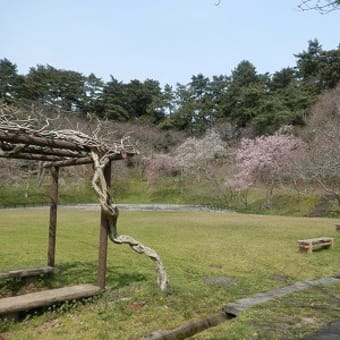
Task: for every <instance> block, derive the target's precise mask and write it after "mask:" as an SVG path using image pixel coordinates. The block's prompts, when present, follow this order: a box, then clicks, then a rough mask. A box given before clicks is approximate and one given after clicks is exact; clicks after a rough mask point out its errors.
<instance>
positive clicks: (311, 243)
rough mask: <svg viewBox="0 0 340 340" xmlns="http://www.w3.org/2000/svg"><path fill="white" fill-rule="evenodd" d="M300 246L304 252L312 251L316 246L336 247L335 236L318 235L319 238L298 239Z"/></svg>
mask: <svg viewBox="0 0 340 340" xmlns="http://www.w3.org/2000/svg"><path fill="white" fill-rule="evenodd" d="M298 247H299V250H300V252H303V253H308V254H310V253H312V251H313V249H314V248H320V247H321V248H324V247H325V248H330V249H333V247H334V238H333V237H318V238H310V239H305V240H298Z"/></svg>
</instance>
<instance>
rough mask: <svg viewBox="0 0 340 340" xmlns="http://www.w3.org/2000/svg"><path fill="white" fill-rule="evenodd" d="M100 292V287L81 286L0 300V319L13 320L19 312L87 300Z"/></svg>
mask: <svg viewBox="0 0 340 340" xmlns="http://www.w3.org/2000/svg"><path fill="white" fill-rule="evenodd" d="M102 291H103V289H101V288H100V287H97V286H94V285H90V284H82V285H77V286H71V287H64V288H57V289H49V290H44V291H41V292H35V293H30V294H25V295H18V296H13V297H8V298H3V299H0V318H1V319H4V318H6V319H15V316H16V314H17V313H19V312H26V311H29V310H31V309H36V308H40V307H46V306H50V305H53V304H55V303H61V302H64V301H69V300H77V299H82V298H88V297H90V296H94V295H97V294H100V293H101V292H102Z"/></svg>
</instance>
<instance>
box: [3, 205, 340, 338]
mask: <svg viewBox="0 0 340 340" xmlns="http://www.w3.org/2000/svg"><path fill="white" fill-rule="evenodd" d="M335 223H336V220H334V219H326V218H314V219H311V218H299V217H279V216H262V215H249V214H248V215H243V214H235V213H230V214H228V213H206V212H196V213H183V212H182V213H178V212H125V211H122V212H121V215H120V220H119V232H120V233H121V234H129V235H131V236H133V237H135V238H136V239H138V240H140V241H141V242H142V243H143V244H145V245H148V246H150V247H152V248H154V249H156V250H157V251H158V252H159V254H160V255H161V257H162V260H163V262H164V264H165V265H166V268H167V272H168V275H169V279H170V285H171V292H170V293H169V294H167V295H165V294H162V293H161V292H160V290H159V288H158V286H157V284H156V273H155V268H154V264H153V263H152V262H151V261H150V260H149V259H148V258H146V257H143V256H141V255H138V254H136V253H134V252H132V251H131V250H130V249H129V248H128V247H126V246H118V245H114V244H111V243H109V250H108V274H107V291H106V292H105V293H104V294H103V295H102V296H101V297H100V298H98V299H94V300H92V301H89V302H88V303H86V304H83V303H74V304H67V305H64V306H63V307H59V308H54V307H53V306H52V308H50V309H49V310H48V311H46V312H45V313H43V314H40V315H28V316H27V318H26V319H25V320H24V321H23V322H16V323H15V322H2V323H1V324H0V333H1V335H2V336H3V337H4V338H5V339H7V338H10V339H80V338H82V339H140V338H141V337H143V336H148V335H150V334H151V333H152V332H153V331H155V330H158V329H163V330H165V329H172V328H176V327H178V326H180V325H182V324H183V323H185V322H187V321H189V320H196V319H200V318H204V317H207V316H210V315H211V314H214V313H216V312H219V311H220V309H221V308H222V306H223V305H225V304H226V303H228V302H232V301H234V300H237V299H239V298H243V297H249V296H252V295H254V294H256V293H260V292H265V291H267V290H271V289H274V288H279V287H284V286H287V285H289V284H292V283H295V282H297V281H301V280H306V279H318V278H322V277H326V276H332V275H335V274H339V273H340V268H339V255H340V242H337V240H338V239H339V235H340V234H336V232H335V227H334V225H335ZM47 225H48V209H26V210H25V209H4V210H0V242H1V248H0V268H1V270H7V269H16V268H25V267H33V266H39V265H44V264H45V263H46V252H47ZM98 225H99V214H98V212H91V211H75V210H70V209H63V208H61V209H60V210H59V214H58V231H57V251H56V264H57V268H58V273H57V274H55V275H54V277H53V278H50V279H46V280H44V279H40V280H38V281H37V283H36V284H34V285H33V284H32V283H31V284H29V285H28V286H23V285H21V284H20V282H16V281H15V282H9V281H6V282H3V283H1V284H0V295H2V296H5V295H8V294H9V292H10V289H12V290H15V292H16V293H17V294H19V293H23V292H27V291H32V290H37V289H42V288H46V287H48V288H52V287H61V286H65V285H72V284H77V283H94V282H95V278H96V265H97V252H98V249H97V245H98ZM318 236H330V237H336V240H335V248H334V250H321V251H315V252H313V254H311V255H305V254H300V253H299V252H298V251H297V246H296V241H297V240H298V239H302V238H310V237H318ZM221 277H223V278H226V279H231V280H229V281H231V282H232V283H231V284H229V285H221V284H219V282H220V280H219V279H220V278H221ZM226 281H228V280H226ZM339 305H340V282H339V284H335V285H331V286H325V287H315V288H313V289H310V290H307V291H303V292H299V293H294V294H292V295H289V296H286V297H284V298H280V299H277V300H274V301H272V302H270V303H266V304H264V305H261V306H258V307H254V308H252V309H250V310H248V311H246V312H245V313H244V314H241V315H240V316H239V317H237V318H235V319H233V320H229V321H226V322H224V323H222V324H220V325H219V326H217V327H215V328H211V329H209V330H206V331H204V332H202V333H200V334H198V335H196V336H195V339H225V338H228V339H245V338H247V339H295V338H299V337H301V336H303V335H305V334H307V333H310V332H312V331H314V330H316V329H318V328H320V327H321V326H323V325H324V324H326V323H327V322H328V321H331V320H333V319H335V318H337V317H338V316H339V310H340V309H339Z"/></svg>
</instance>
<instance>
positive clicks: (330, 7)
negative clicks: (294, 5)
mask: <svg viewBox="0 0 340 340" xmlns="http://www.w3.org/2000/svg"><path fill="white" fill-rule="evenodd" d="M299 8H300V9H301V10H302V11H309V10H317V11H319V12H320V13H322V14H326V13H329V12H332V11H335V10H337V9H339V8H340V1H339V0H302V1H301V2H300V5H299Z"/></svg>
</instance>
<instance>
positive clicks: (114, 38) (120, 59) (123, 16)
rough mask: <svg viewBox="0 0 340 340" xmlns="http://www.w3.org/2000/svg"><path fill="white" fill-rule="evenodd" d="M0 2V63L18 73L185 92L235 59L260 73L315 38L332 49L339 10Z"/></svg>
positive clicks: (263, 1)
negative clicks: (38, 70)
mask: <svg viewBox="0 0 340 340" xmlns="http://www.w3.org/2000/svg"><path fill="white" fill-rule="evenodd" d="M214 3H215V0H92V1H90V0H0V8H1V12H2V13H1V19H0V59H2V58H7V59H9V60H10V61H11V62H13V63H15V64H17V66H18V70H19V73H22V74H26V73H27V72H28V70H29V68H30V67H32V66H36V65H37V64H43V65H46V64H49V65H52V66H54V67H56V68H61V69H68V70H74V71H78V72H81V73H83V74H84V75H88V74H90V73H91V72H93V73H94V74H95V75H97V76H98V77H100V78H102V79H103V80H106V81H107V80H109V77H110V74H112V75H113V76H114V77H115V78H116V79H118V80H120V81H123V82H129V81H130V80H131V79H139V80H141V81H143V80H145V79H147V78H151V79H155V80H159V81H160V83H161V84H162V85H164V84H166V83H170V84H176V83H177V82H179V83H181V84H186V83H188V82H189V81H190V78H191V76H192V75H193V74H198V73H203V74H204V75H205V76H209V77H211V76H213V75H219V74H226V75H230V73H231V70H232V69H233V68H235V67H236V66H237V64H238V63H239V62H240V61H241V60H244V59H246V60H249V61H250V62H252V63H253V64H254V65H255V67H256V68H257V71H258V72H260V73H264V72H270V73H273V72H275V71H278V70H280V69H281V68H283V67H287V66H294V65H295V57H294V53H298V52H301V51H302V50H306V49H307V47H308V43H307V42H308V40H311V39H314V38H317V39H318V40H319V42H320V43H321V45H322V46H323V48H324V49H326V50H327V49H334V48H336V47H337V46H338V45H339V43H340V10H338V11H335V12H332V13H329V14H327V15H321V14H319V13H318V12H315V11H308V12H301V11H299V9H298V4H299V0H256V1H255V0H244V1H242V0H223V1H222V3H221V4H220V5H219V6H215V5H214Z"/></svg>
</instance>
